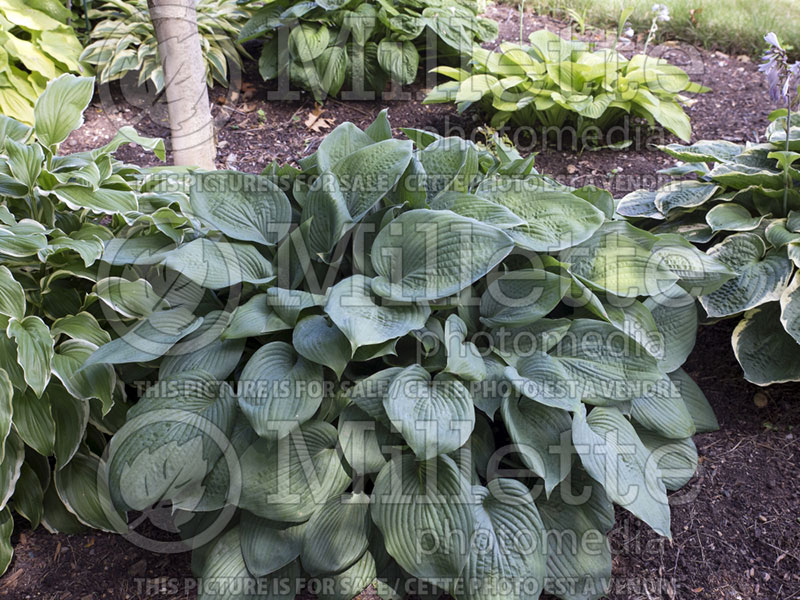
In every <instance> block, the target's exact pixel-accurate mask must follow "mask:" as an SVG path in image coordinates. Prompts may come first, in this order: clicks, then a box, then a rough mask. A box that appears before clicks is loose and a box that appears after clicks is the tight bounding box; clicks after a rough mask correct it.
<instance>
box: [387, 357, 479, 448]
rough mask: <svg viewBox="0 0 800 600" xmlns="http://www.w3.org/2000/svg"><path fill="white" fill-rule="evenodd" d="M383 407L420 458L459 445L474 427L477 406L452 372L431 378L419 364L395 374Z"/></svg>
mask: <svg viewBox="0 0 800 600" xmlns="http://www.w3.org/2000/svg"><path fill="white" fill-rule="evenodd" d="M383 407H384V409H385V410H386V414H387V416H388V417H389V420H390V421H391V422H392V424H393V425H394V426H395V427H396V428H397V429H398V431H400V433H401V435H402V436H403V439H405V440H406V442H408V445H409V446H410V447H411V449H412V450H413V451H414V454H416V455H417V457H418V458H419V459H420V460H428V459H432V458H435V457H436V456H438V455H440V454H447V453H449V452H452V451H453V450H456V449H458V448H460V447H461V446H463V445H464V442H466V441H467V439H468V438H469V435H470V433H472V430H473V428H474V427H475V409H474V408H473V404H472V396H471V395H470V393H469V390H468V389H467V388H466V386H464V384H462V383H461V382H460V381H459V380H458V379H456V378H455V377H453V376H451V375H445V374H440V375H437V376H436V377H435V378H433V379H431V375H430V373H428V372H427V371H426V370H425V369H423V368H422V367H421V366H419V365H412V366H410V367H408V368H406V369H404V370H403V371H402V372H400V373H399V374H397V375H396V376H395V378H394V379H393V380H392V383H391V384H390V386H389V391H388V393H387V395H386V397H385V398H384V400H383Z"/></svg>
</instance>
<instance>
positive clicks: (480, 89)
mask: <svg viewBox="0 0 800 600" xmlns="http://www.w3.org/2000/svg"><path fill="white" fill-rule="evenodd" d="M469 69H470V70H465V69H460V68H453V67H447V66H441V67H437V68H436V69H434V71H436V72H438V73H440V74H442V75H444V76H446V77H449V78H451V79H452V81H447V82H446V83H442V84H440V85H438V86H437V87H436V88H434V89H433V91H432V92H431V93H430V94H429V95H428V97H427V98H426V99H425V103H427V104H434V103H441V102H455V103H456V104H458V107H459V110H466V109H467V108H469V107H470V106H472V105H473V104H475V105H477V106H479V107H480V108H481V110H483V111H485V112H488V113H489V114H491V115H492V120H491V123H492V126H493V127H502V126H504V125H506V124H507V123H508V122H511V123H513V124H515V125H522V126H530V127H541V128H542V129H543V130H544V131H550V130H556V131H557V130H558V129H561V128H564V127H572V128H574V129H575V131H576V133H577V136H578V139H580V140H581V141H584V142H586V141H595V139H596V138H598V137H599V134H600V133H601V132H605V131H607V130H608V129H609V128H610V127H612V126H613V125H616V124H618V123H619V122H620V121H622V119H624V118H625V116H626V115H633V116H637V117H641V118H643V119H646V120H647V121H648V122H649V123H650V124H651V125H653V124H654V123H656V122H658V123H659V124H660V125H662V126H663V127H664V129H666V130H668V131H671V132H672V133H674V134H675V135H676V136H678V137H679V138H681V139H683V140H684V141H687V142H688V141H689V139H690V138H691V134H692V128H691V124H690V122H689V117H688V116H687V115H686V113H685V112H684V110H683V107H682V106H681V103H686V102H687V101H688V98H687V97H686V96H684V94H686V93H697V92H705V91H708V88H705V87H703V86H701V85H699V84H697V83H693V82H692V81H690V79H689V76H688V75H687V74H686V72H685V71H683V69H681V68H679V67H676V66H675V65H672V64H670V63H669V62H667V61H666V60H664V59H660V58H655V57H651V56H647V55H646V54H637V55H635V56H633V57H631V58H630V59H627V58H625V57H624V56H623V55H621V54H620V53H619V52H617V51H615V50H611V49H599V50H592V49H591V47H590V46H589V45H588V44H586V43H584V42H580V41H570V40H565V39H563V38H561V37H559V36H558V35H556V34H555V33H552V32H550V31H546V30H541V31H536V32H534V33H532V34H531V35H530V45H522V44H516V43H511V42H504V43H503V44H501V45H500V50H499V51H491V50H486V49H483V48H479V47H475V48H474V49H473V51H472V55H471V60H470V63H469Z"/></svg>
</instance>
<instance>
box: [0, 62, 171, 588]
mask: <svg viewBox="0 0 800 600" xmlns="http://www.w3.org/2000/svg"><path fill="white" fill-rule="evenodd" d="M93 89H94V80H93V79H92V78H88V77H75V76H72V75H63V76H61V77H59V78H58V79H55V80H53V81H51V82H50V83H49V84H48V86H47V89H46V90H45V91H44V92H43V93H42V94H41V96H40V97H39V98H38V100H37V102H36V106H35V110H34V114H35V123H34V126H33V127H28V126H27V125H24V124H23V123H20V122H19V121H15V120H14V119H11V118H8V117H4V116H0V573H2V572H3V571H5V570H6V568H7V567H8V565H9V562H10V561H11V557H12V548H11V545H10V537H11V533H12V530H13V520H12V513H11V511H12V510H13V511H15V512H17V513H18V514H19V515H21V516H22V517H24V518H25V519H27V520H28V521H29V522H30V524H31V526H32V527H34V528H35V527H37V526H38V525H39V524H40V523H42V524H43V525H44V526H45V527H46V528H47V529H48V530H51V531H63V532H67V533H74V532H75V531H77V530H80V529H81V528H82V527H83V526H84V525H89V526H92V527H97V528H101V529H106V530H115V529H118V526H119V524H118V523H117V524H114V523H112V522H111V521H110V520H109V519H108V518H107V516H106V514H105V513H104V511H102V510H101V505H100V504H99V503H98V498H99V497H100V496H98V494H97V493H96V484H97V477H96V470H97V465H99V464H100V462H99V458H98V456H99V455H100V454H102V452H103V448H104V446H105V439H106V438H105V436H106V435H110V434H111V433H113V432H114V431H116V429H117V428H118V427H119V426H120V425H121V424H122V423H123V422H124V416H125V411H126V409H127V403H126V394H125V389H124V386H123V385H122V383H121V382H120V381H119V380H118V379H117V377H116V374H115V373H114V370H113V369H112V368H111V367H110V366H108V365H94V366H90V367H87V368H86V369H82V368H81V367H82V365H83V363H84V361H85V360H86V359H87V358H88V357H89V356H90V355H91V354H93V353H94V351H95V350H96V349H97V348H98V347H99V346H102V345H103V344H105V343H106V342H108V341H109V340H110V339H111V336H110V334H109V332H110V331H113V328H114V326H115V324H116V322H117V321H118V317H117V313H116V311H111V310H107V311H105V312H104V311H103V306H105V305H107V304H110V305H113V306H115V307H118V306H119V303H120V302H124V301H127V302H130V303H131V305H133V304H135V301H136V298H134V297H133V296H132V293H127V294H126V295H127V296H128V297H127V298H125V299H124V300H123V299H120V298H117V297H115V296H114V293H115V290H112V289H111V288H110V287H109V286H107V285H103V284H98V281H99V280H101V279H102V277H101V275H100V274H101V273H102V272H103V271H106V272H107V271H108V268H107V267H104V266H103V265H102V263H101V262H100V261H99V258H100V256H101V255H102V254H103V251H104V243H105V242H106V241H108V240H110V239H113V238H114V237H115V235H116V234H117V233H118V232H119V231H120V230H121V229H122V228H123V227H125V228H126V229H127V228H128V227H129V226H130V227H137V228H142V230H144V231H147V230H149V229H150V228H154V229H155V228H160V229H162V230H164V231H169V229H168V226H175V227H181V226H182V225H183V224H184V223H185V222H186V219H184V218H183V217H181V216H180V215H179V214H178V213H175V212H172V211H171V210H170V208H169V206H168V205H169V204H170V202H169V200H170V197H169V196H166V195H160V196H159V197H158V198H153V197H149V196H148V194H145V193H140V189H139V188H140V180H141V179H142V173H141V172H140V170H139V169H138V168H136V167H133V166H131V165H126V164H123V163H122V162H120V161H118V160H116V159H115V158H114V157H113V154H114V152H115V151H116V149H117V148H119V146H121V145H122V144H125V143H129V142H133V143H137V144H139V145H141V146H143V147H146V148H148V149H150V150H153V151H154V152H156V154H158V155H159V156H160V157H161V158H162V159H163V157H164V146H163V143H162V142H161V141H160V140H152V139H147V138H142V137H139V136H138V135H137V134H136V132H135V131H134V130H133V129H131V128H130V127H128V128H124V129H122V130H120V132H119V134H118V135H117V136H116V137H114V139H113V140H111V141H110V142H109V143H108V144H107V145H105V146H103V147H100V148H97V149H96V150H92V151H88V152H78V153H75V154H69V155H61V154H59V152H58V148H59V144H61V143H62V142H63V141H64V140H65V139H67V136H68V135H69V134H70V133H71V132H72V130H73V129H76V128H77V127H78V126H79V125H80V124H81V123H82V122H83V117H82V113H83V110H84V109H85V108H86V106H87V105H88V104H89V101H90V100H91V98H92V93H93ZM173 199H176V198H175V197H174V196H173ZM143 213H147V214H143ZM167 213H171V218H167ZM138 299H139V300H140V302H144V301H145V300H146V298H142V297H139V298H138ZM108 317H111V321H109V320H108Z"/></svg>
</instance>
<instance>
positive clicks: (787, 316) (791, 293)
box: [781, 271, 800, 344]
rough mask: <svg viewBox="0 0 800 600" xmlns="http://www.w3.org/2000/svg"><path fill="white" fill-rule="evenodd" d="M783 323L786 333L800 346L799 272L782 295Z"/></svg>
mask: <svg viewBox="0 0 800 600" xmlns="http://www.w3.org/2000/svg"><path fill="white" fill-rule="evenodd" d="M781 323H782V324H783V328H784V329H785V330H786V333H788V334H789V335H791V336H792V337H793V338H794V339H795V341H797V343H798V344H800V274H798V272H797V271H795V274H794V277H793V278H792V282H791V283H790V284H789V287H787V288H786V289H785V290H784V291H783V293H782V294H781Z"/></svg>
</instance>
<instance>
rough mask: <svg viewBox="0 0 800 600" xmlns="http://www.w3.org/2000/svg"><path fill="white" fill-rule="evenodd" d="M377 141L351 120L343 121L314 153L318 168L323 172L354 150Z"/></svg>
mask: <svg viewBox="0 0 800 600" xmlns="http://www.w3.org/2000/svg"><path fill="white" fill-rule="evenodd" d="M375 141H379V140H373V139H372V138H371V137H370V136H369V135H368V134H367V133H366V132H364V131H361V130H360V129H359V128H358V127H356V126H355V125H353V124H352V123H350V122H347V123H342V124H341V125H339V126H337V127H336V129H334V130H333V131H331V132H330V133H329V134H328V135H326V136H325V139H323V140H322V141H321V142H320V144H319V149H318V150H317V151H316V153H315V154H314V158H315V159H316V162H317V168H318V169H319V170H320V172H321V173H324V172H325V171H330V170H331V169H333V167H334V166H336V165H337V164H339V163H340V162H341V161H342V160H344V159H345V158H347V157H348V156H349V155H351V154H353V153H354V152H356V151H358V150H361V149H362V148H366V147H367V146H370V145H372V144H373V143H374V142H375Z"/></svg>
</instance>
